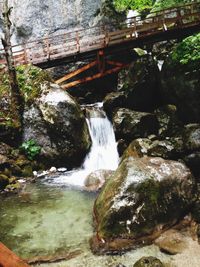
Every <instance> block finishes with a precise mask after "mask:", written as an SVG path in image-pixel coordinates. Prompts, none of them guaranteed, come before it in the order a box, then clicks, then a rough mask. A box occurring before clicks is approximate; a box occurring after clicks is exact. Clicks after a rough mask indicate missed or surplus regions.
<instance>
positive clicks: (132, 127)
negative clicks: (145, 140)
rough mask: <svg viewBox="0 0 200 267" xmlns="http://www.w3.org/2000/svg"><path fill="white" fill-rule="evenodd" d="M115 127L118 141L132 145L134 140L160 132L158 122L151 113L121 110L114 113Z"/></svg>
mask: <svg viewBox="0 0 200 267" xmlns="http://www.w3.org/2000/svg"><path fill="white" fill-rule="evenodd" d="M113 126H114V131H115V135H116V139H117V140H119V139H124V140H125V141H126V143H130V142H131V141H132V140H133V139H135V138H139V137H147V136H148V135H150V134H156V133H157V132H158V121H157V119H156V116H155V115H154V114H151V113H146V112H137V111H133V110H130V109H125V108H120V109H117V110H116V111H115V112H114V115H113Z"/></svg>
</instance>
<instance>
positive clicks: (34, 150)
mask: <svg viewBox="0 0 200 267" xmlns="http://www.w3.org/2000/svg"><path fill="white" fill-rule="evenodd" d="M20 149H21V150H22V151H23V152H24V153H25V154H26V156H27V157H28V159H29V160H33V159H35V157H36V156H38V155H39V154H40V152H41V146H39V145H38V144H37V143H36V142H35V140H33V139H30V140H28V141H26V142H24V143H23V144H22V145H21V146H20Z"/></svg>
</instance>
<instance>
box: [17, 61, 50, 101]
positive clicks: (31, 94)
mask: <svg viewBox="0 0 200 267" xmlns="http://www.w3.org/2000/svg"><path fill="white" fill-rule="evenodd" d="M17 79H18V83H19V87H20V89H21V91H22V93H23V95H24V99H25V102H27V103H32V102H33V100H34V98H37V97H39V96H40V93H41V91H40V88H41V84H42V83H43V82H44V81H49V80H50V77H49V75H48V73H47V72H45V71H44V70H42V69H39V68H36V67H34V66H32V65H28V66H27V65H21V66H18V67H17Z"/></svg>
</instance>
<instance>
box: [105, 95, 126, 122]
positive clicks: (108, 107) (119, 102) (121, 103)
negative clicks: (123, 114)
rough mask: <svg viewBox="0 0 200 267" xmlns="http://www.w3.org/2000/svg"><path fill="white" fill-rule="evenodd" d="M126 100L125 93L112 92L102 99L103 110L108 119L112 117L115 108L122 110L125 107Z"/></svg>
mask: <svg viewBox="0 0 200 267" xmlns="http://www.w3.org/2000/svg"><path fill="white" fill-rule="evenodd" d="M126 100H127V97H126V94H125V92H112V93H110V94H108V95H107V96H106V97H105V99H104V102H103V107H104V110H105V111H106V113H107V114H108V116H109V117H112V114H113V112H114V110H115V109H116V108H122V107H125V106H126Z"/></svg>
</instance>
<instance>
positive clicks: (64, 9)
mask: <svg viewBox="0 0 200 267" xmlns="http://www.w3.org/2000/svg"><path fill="white" fill-rule="evenodd" d="M101 3H102V0H97V1H92V0H89V1H85V0H75V1H72V0H62V1H52V0H47V1H40V0H20V1H14V0H9V4H10V6H13V12H12V22H13V24H14V25H15V30H14V38H15V39H16V40H17V41H18V42H20V41H22V40H23V41H24V40H27V39H30V38H32V39H33V38H40V37H42V36H44V35H47V34H52V33H54V32H56V31H58V30H62V29H72V28H80V27H88V25H89V24H92V23H93V20H94V18H95V14H96V12H97V10H98V9H99V8H100V7H101ZM86 14H87V15H86Z"/></svg>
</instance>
